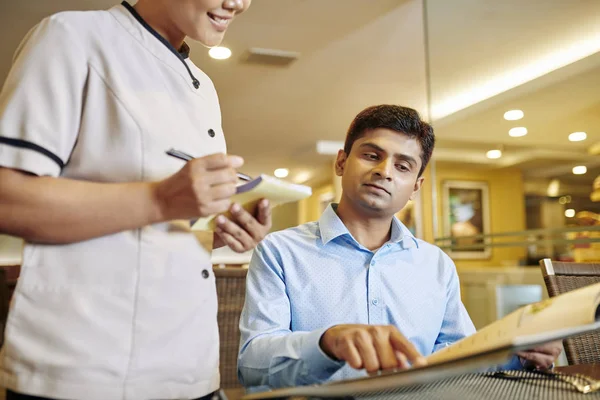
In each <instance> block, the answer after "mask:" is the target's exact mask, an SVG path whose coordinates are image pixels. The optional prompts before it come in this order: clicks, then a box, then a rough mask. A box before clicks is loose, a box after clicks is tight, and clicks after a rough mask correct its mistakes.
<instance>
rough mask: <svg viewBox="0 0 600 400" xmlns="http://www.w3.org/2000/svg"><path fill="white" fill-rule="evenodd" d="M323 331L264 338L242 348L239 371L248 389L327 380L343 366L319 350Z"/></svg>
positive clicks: (254, 340)
mask: <svg viewBox="0 0 600 400" xmlns="http://www.w3.org/2000/svg"><path fill="white" fill-rule="evenodd" d="M324 331H325V329H323V330H318V331H313V332H293V333H287V334H271V335H261V336H259V337H256V338H254V339H253V340H251V341H250V343H247V344H246V346H244V347H243V348H242V351H241V353H240V357H239V360H238V369H239V372H240V376H241V378H242V383H243V384H244V386H246V387H252V386H263V385H267V386H269V387H272V388H277V387H288V386H297V385H308V384H313V383H320V382H324V381H326V380H328V379H329V378H330V377H331V376H332V375H333V374H335V373H336V372H337V371H338V370H339V369H340V368H342V367H343V366H344V363H343V362H339V361H334V360H332V359H330V358H329V357H327V355H325V353H323V351H322V350H321V349H320V348H319V340H320V338H321V336H322V334H323V332H324Z"/></svg>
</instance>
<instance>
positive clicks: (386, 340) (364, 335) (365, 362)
mask: <svg viewBox="0 0 600 400" xmlns="http://www.w3.org/2000/svg"><path fill="white" fill-rule="evenodd" d="M319 345H320V346H321V349H323V351H324V352H325V353H326V354H327V355H328V356H329V357H331V358H333V359H337V360H343V361H346V362H347V363H348V364H349V365H350V366H351V367H352V368H355V369H362V368H364V369H366V370H367V372H375V371H378V370H386V369H392V368H402V369H404V368H409V367H410V364H412V365H415V366H423V365H426V364H427V362H426V360H425V359H424V358H423V356H421V354H419V352H418V351H417V349H416V348H415V347H414V346H413V345H412V343H410V342H409V341H408V339H406V338H405V337H404V336H403V335H402V334H401V333H400V332H399V331H398V329H396V327H394V326H392V325H385V326H384V325H336V326H334V327H331V328H329V329H328V330H327V331H325V333H324V334H323V336H321V340H320V342H319ZM409 362H410V364H409Z"/></svg>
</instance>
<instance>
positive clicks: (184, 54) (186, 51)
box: [121, 1, 190, 60]
mask: <svg viewBox="0 0 600 400" xmlns="http://www.w3.org/2000/svg"><path fill="white" fill-rule="evenodd" d="M121 5H122V6H123V7H125V8H126V9H127V11H129V12H130V13H131V15H133V17H134V18H135V19H136V20H137V21H138V22H139V23H140V24H141V25H142V26H143V27H144V28H146V30H147V31H148V32H150V33H151V34H152V36H154V37H155V38H157V39H158V40H160V42H161V43H162V44H164V45H165V46H167V48H168V49H169V50H170V51H171V52H172V53H173V54H175V55H177V56H178V57H180V58H181V59H183V60H185V59H186V58H189V56H190V46H188V44H187V43H186V42H183V44H182V45H181V48H180V49H179V50H177V49H175V47H173V45H172V44H171V43H169V41H168V40H167V39H165V38H164V37H163V36H162V35H161V34H160V33H158V32H157V31H156V30H155V29H154V28H153V27H151V26H150V25H149V24H148V23H147V22H146V21H145V20H144V18H142V16H141V15H140V14H139V13H138V12H137V11H136V9H135V8H133V6H132V5H131V4H129V3H128V2H127V1H123V2H121Z"/></svg>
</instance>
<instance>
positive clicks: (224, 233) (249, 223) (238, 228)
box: [213, 199, 272, 253]
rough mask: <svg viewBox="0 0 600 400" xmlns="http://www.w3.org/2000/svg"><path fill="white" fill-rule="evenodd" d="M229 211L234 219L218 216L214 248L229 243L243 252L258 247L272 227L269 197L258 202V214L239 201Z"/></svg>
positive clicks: (234, 249)
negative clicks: (253, 213)
mask: <svg viewBox="0 0 600 400" xmlns="http://www.w3.org/2000/svg"><path fill="white" fill-rule="evenodd" d="M229 211H230V212H231V215H232V219H228V218H227V217H225V216H224V215H219V216H218V217H217V218H216V223H217V227H216V229H215V236H214V244H213V248H218V247H221V246H224V245H227V246H229V247H230V248H231V249H232V250H233V251H235V252H238V253H243V252H245V251H248V250H251V249H253V248H254V247H256V245H257V244H258V242H260V241H261V240H263V238H264V237H265V236H266V235H267V233H269V230H270V229H271V225H272V222H271V206H270V205H269V201H268V200H267V199H262V200H261V201H259V202H258V206H257V207H256V215H252V214H250V213H249V212H248V211H246V210H244V208H243V207H241V206H240V205H239V204H237V203H234V204H232V205H231V207H230V208H229Z"/></svg>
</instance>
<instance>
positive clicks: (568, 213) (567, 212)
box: [565, 208, 575, 218]
mask: <svg viewBox="0 0 600 400" xmlns="http://www.w3.org/2000/svg"><path fill="white" fill-rule="evenodd" d="M574 216H575V210H574V209H572V208H567V209H566V210H565V217H567V218H573V217H574Z"/></svg>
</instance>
